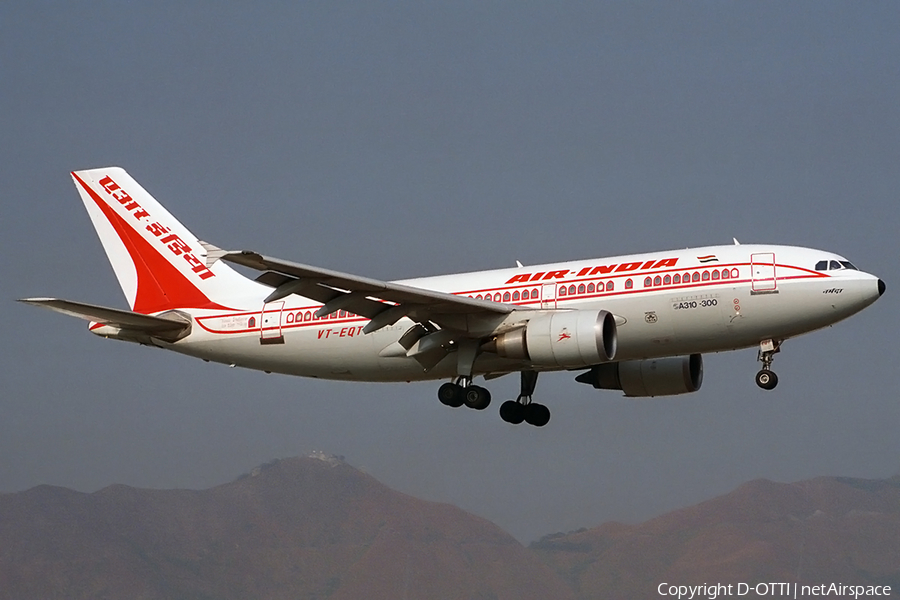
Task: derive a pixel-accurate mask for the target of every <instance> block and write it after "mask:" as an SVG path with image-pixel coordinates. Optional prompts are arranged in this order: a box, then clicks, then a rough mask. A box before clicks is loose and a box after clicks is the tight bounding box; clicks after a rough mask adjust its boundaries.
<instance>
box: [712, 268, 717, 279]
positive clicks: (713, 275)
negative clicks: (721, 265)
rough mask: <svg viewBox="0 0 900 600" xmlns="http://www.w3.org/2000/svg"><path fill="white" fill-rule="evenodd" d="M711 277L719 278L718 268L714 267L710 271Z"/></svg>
mask: <svg viewBox="0 0 900 600" xmlns="http://www.w3.org/2000/svg"><path fill="white" fill-rule="evenodd" d="M712 278H713V279H718V278H719V270H718V269H716V270H715V271H713V272H712Z"/></svg>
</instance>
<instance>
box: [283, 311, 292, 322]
mask: <svg viewBox="0 0 900 600" xmlns="http://www.w3.org/2000/svg"><path fill="white" fill-rule="evenodd" d="M284 322H285V323H293V322H294V313H292V312H289V313H288V314H287V316H286V317H285V318H284Z"/></svg>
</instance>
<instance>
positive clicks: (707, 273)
mask: <svg viewBox="0 0 900 600" xmlns="http://www.w3.org/2000/svg"><path fill="white" fill-rule="evenodd" d="M703 281H709V271H703Z"/></svg>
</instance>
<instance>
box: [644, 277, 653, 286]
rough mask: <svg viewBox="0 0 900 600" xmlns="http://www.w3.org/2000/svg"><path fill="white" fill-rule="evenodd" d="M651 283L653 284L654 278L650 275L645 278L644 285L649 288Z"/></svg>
mask: <svg viewBox="0 0 900 600" xmlns="http://www.w3.org/2000/svg"><path fill="white" fill-rule="evenodd" d="M651 285H653V280H652V279H650V278H649V277H647V278H645V279H644V287H645V288H648V287H650V286H651Z"/></svg>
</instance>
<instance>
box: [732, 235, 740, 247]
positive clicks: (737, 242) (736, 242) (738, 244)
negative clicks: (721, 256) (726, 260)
mask: <svg viewBox="0 0 900 600" xmlns="http://www.w3.org/2000/svg"><path fill="white" fill-rule="evenodd" d="M731 239H733V240H734V245H735V246H740V245H741V243H740V242H739V241H737V238H736V237H733V238H731Z"/></svg>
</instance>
